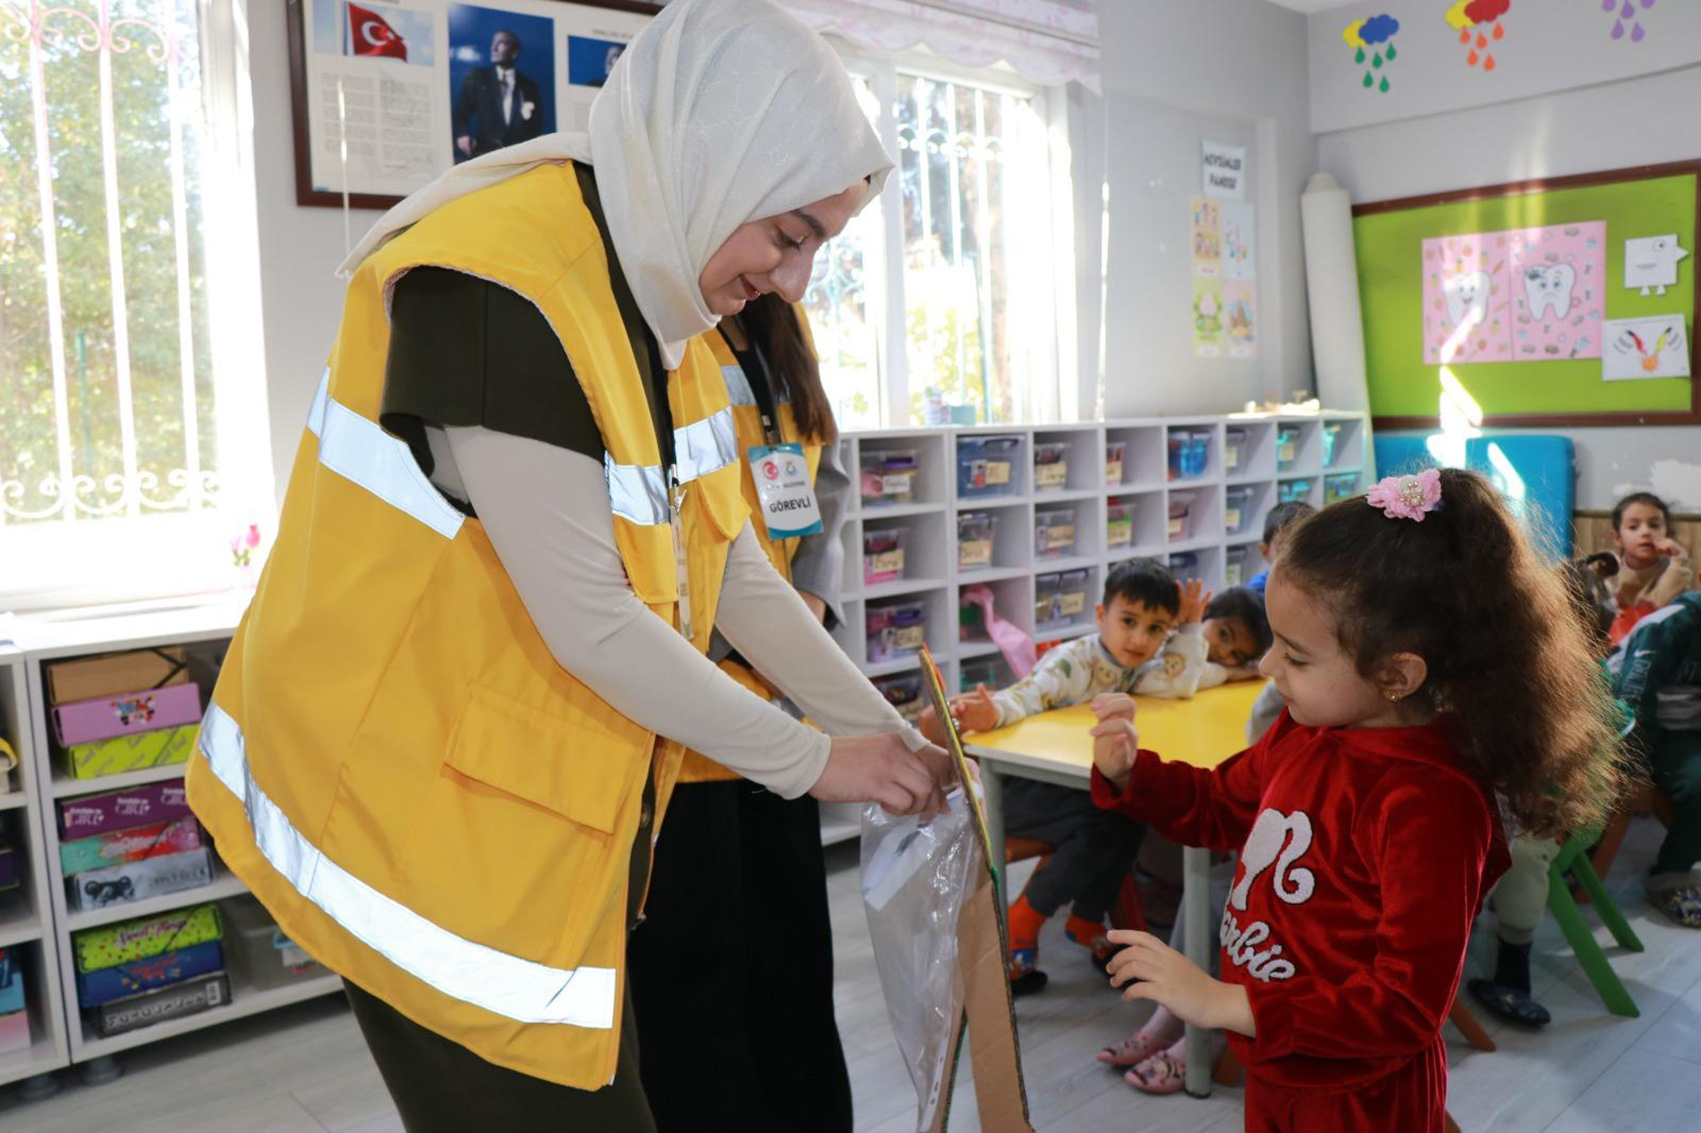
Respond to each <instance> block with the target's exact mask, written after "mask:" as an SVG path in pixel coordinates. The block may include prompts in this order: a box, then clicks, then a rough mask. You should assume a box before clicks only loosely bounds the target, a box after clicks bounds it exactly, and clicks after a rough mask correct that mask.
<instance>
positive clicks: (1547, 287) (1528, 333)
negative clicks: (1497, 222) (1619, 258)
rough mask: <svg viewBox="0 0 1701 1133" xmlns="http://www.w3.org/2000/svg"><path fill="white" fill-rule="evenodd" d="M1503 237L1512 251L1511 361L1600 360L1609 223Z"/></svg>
mask: <svg viewBox="0 0 1701 1133" xmlns="http://www.w3.org/2000/svg"><path fill="white" fill-rule="evenodd" d="M1505 235H1506V237H1507V240H1508V243H1509V246H1510V249H1511V276H1512V307H1513V324H1512V356H1513V359H1514V360H1515V361H1518V362H1551V361H1554V360H1556V359H1562V358H1599V357H1600V356H1601V319H1602V314H1601V312H1602V311H1603V310H1604V309H1605V307H1606V222H1605V221H1592V222H1589V223H1584V224H1554V225H1549V226H1547V227H1545V228H1525V229H1519V230H1517V231H1514V232H1509V233H1506V234H1505Z"/></svg>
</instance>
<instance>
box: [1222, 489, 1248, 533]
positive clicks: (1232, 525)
mask: <svg viewBox="0 0 1701 1133" xmlns="http://www.w3.org/2000/svg"><path fill="white" fill-rule="evenodd" d="M1251 522H1252V489H1251V488H1230V489H1229V490H1228V491H1227V492H1225V493H1223V530H1224V531H1225V532H1227V533H1228V534H1230V535H1239V534H1240V533H1241V532H1242V531H1245V530H1246V528H1247V526H1248V525H1249V524H1250V523H1251Z"/></svg>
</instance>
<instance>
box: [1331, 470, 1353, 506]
mask: <svg viewBox="0 0 1701 1133" xmlns="http://www.w3.org/2000/svg"><path fill="white" fill-rule="evenodd" d="M1356 495H1358V473H1357V472H1340V473H1336V474H1335V475H1333V476H1325V477H1323V503H1324V505H1325V506H1327V505H1328V504H1333V503H1339V502H1340V501H1342V500H1345V499H1351V498H1352V497H1353V496H1356Z"/></svg>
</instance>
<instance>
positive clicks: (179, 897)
mask: <svg viewBox="0 0 1701 1133" xmlns="http://www.w3.org/2000/svg"><path fill="white" fill-rule="evenodd" d="M246 892H248V887H247V886H246V885H244V884H242V881H241V879H240V878H238V877H237V876H236V875H235V874H232V873H226V874H221V875H220V876H217V877H214V878H213V880H212V882H211V883H209V884H207V885H201V886H197V887H196V888H194V889H179V890H178V891H177V892H176V893H167V894H165V895H164V896H160V897H149V898H146V899H145V900H141V901H126V902H124V903H123V904H119V905H108V906H106V907H105V908H103V909H89V910H87V911H86V912H81V913H71V914H69V915H67V916H66V918H65V925H66V928H67V930H68V931H70V932H82V931H83V930H84V929H89V928H98V927H99V926H101V925H103V924H116V923H117V922H119V921H127V920H132V919H134V918H136V917H146V916H152V915H153V914H154V913H163V912H167V911H168V910H171V909H186V908H188V907H190V906H191V905H204V904H206V903H207V902H208V901H217V900H221V899H222V898H225V897H234V896H236V895H237V894H238V893H246Z"/></svg>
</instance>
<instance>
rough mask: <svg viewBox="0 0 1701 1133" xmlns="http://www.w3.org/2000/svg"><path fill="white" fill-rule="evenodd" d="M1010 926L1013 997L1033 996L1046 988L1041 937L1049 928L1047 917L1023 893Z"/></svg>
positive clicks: (1009, 923) (1011, 912)
mask: <svg viewBox="0 0 1701 1133" xmlns="http://www.w3.org/2000/svg"><path fill="white" fill-rule="evenodd" d="M1007 923H1008V925H1009V928H1010V991H1011V994H1013V995H1032V994H1033V993H1034V992H1036V991H1038V990H1040V988H1042V987H1044V986H1045V984H1046V978H1047V977H1046V974H1045V973H1044V972H1042V971H1040V970H1039V968H1038V967H1037V966H1036V965H1037V964H1038V963H1039V934H1040V929H1041V928H1043V927H1044V926H1045V915H1044V914H1042V913H1041V912H1039V910H1037V909H1035V908H1034V907H1033V906H1032V905H1030V904H1028V895H1027V894H1026V893H1023V894H1022V895H1021V896H1020V897H1017V898H1016V902H1015V904H1013V905H1011V906H1010V911H1009V916H1008V919H1007Z"/></svg>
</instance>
